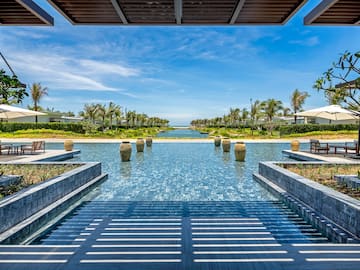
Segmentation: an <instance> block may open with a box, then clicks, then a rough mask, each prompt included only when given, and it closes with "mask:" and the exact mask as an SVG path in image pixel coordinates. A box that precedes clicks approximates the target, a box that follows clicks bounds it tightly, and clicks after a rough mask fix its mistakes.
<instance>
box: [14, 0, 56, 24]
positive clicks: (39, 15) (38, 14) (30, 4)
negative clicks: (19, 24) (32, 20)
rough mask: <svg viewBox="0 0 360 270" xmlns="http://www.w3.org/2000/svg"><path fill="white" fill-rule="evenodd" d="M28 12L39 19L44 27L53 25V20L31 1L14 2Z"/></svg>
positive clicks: (19, 0) (20, 0)
mask: <svg viewBox="0 0 360 270" xmlns="http://www.w3.org/2000/svg"><path fill="white" fill-rule="evenodd" d="M15 1H16V2H17V3H19V4H20V5H21V6H23V7H24V8H25V9H27V10H28V11H29V12H31V13H32V14H33V15H34V16H36V17H37V18H39V19H40V20H41V21H42V22H43V23H44V24H45V25H54V18H53V17H51V16H50V15H49V14H48V13H47V12H46V11H45V10H43V9H42V8H41V7H39V6H38V5H37V4H36V3H35V2H33V1H32V0H15Z"/></svg>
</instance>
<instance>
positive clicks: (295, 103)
mask: <svg viewBox="0 0 360 270" xmlns="http://www.w3.org/2000/svg"><path fill="white" fill-rule="evenodd" d="M309 96H310V95H309V94H308V93H307V92H301V91H299V90H298V89H295V91H294V92H293V93H292V94H291V97H290V101H291V107H292V109H293V112H294V122H295V124H296V120H297V115H296V113H297V112H299V111H300V110H301V109H302V106H303V105H304V103H305V100H306V99H307V98H308V97H309Z"/></svg>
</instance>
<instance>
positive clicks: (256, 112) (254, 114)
mask: <svg viewBox="0 0 360 270" xmlns="http://www.w3.org/2000/svg"><path fill="white" fill-rule="evenodd" d="M250 102H251V107H250V119H251V122H252V123H253V124H256V123H257V120H258V119H259V117H260V113H261V102H260V100H255V102H254V103H252V99H250Z"/></svg>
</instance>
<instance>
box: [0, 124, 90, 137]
mask: <svg viewBox="0 0 360 270" xmlns="http://www.w3.org/2000/svg"><path fill="white" fill-rule="evenodd" d="M26 129H52V130H63V131H71V132H75V133H82V134H83V133H85V129H84V127H83V124H82V123H61V122H52V123H37V124H36V123H9V122H0V131H1V132H14V131H17V130H26Z"/></svg>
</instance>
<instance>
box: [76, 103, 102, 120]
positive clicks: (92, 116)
mask: <svg viewBox="0 0 360 270" xmlns="http://www.w3.org/2000/svg"><path fill="white" fill-rule="evenodd" d="M97 110H98V107H97V105H96V104H94V103H92V104H85V105H84V110H83V111H81V112H80V113H79V114H80V116H82V117H84V118H85V119H86V120H89V121H90V122H92V123H93V124H95V121H96V113H97Z"/></svg>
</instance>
